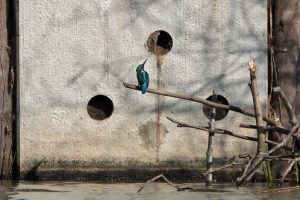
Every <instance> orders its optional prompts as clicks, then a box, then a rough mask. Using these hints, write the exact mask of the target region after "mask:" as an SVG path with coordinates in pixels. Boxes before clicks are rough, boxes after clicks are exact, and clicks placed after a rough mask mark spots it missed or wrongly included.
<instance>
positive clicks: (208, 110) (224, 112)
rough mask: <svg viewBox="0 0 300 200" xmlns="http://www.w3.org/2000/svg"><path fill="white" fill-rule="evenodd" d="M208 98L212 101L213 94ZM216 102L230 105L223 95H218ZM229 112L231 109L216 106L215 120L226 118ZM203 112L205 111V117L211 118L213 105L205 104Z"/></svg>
mask: <svg viewBox="0 0 300 200" xmlns="http://www.w3.org/2000/svg"><path fill="white" fill-rule="evenodd" d="M206 100H209V101H212V95H211V96H209V97H208V98H207V99H206ZM216 103H220V104H225V105H229V103H228V101H227V99H226V98H225V97H223V96H222V95H217V100H216ZM228 112H229V110H224V109H222V108H216V118H215V120H216V121H218V120H221V119H224V118H225V117H226V116H227V114H228ZM203 113H204V115H205V117H207V118H208V119H210V117H211V107H210V106H207V105H203Z"/></svg>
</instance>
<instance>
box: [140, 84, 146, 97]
mask: <svg viewBox="0 0 300 200" xmlns="http://www.w3.org/2000/svg"><path fill="white" fill-rule="evenodd" d="M141 90H142V94H145V93H146V90H147V84H146V83H143V84H142V85H141Z"/></svg>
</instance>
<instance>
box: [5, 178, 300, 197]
mask: <svg viewBox="0 0 300 200" xmlns="http://www.w3.org/2000/svg"><path fill="white" fill-rule="evenodd" d="M141 185H142V184H139V183H132V184H128V183H126V184H120V183H118V184H102V183H87V182H85V183H80V182H38V183H37V182H34V183H30V182H20V183H19V184H16V185H11V184H2V185H0V200H6V199H15V200H17V199H18V200H20V199H22V200H41V199H47V200H52V199H55V200H56V199H65V200H76V199H80V200H96V199H101V200H102V199H109V200H114V199H122V200H126V199H128V200H129V199H130V200H131V199H143V200H150V199H151V200H154V199H159V200H162V199H170V200H171V199H172V200H181V199H182V200H183V199H184V200H186V199H188V200H194V199H195V200H196V199H197V200H201V199H203V200H204V199H205V200H215V199H220V200H226V199H228V200H229V199H230V200H240V199H243V200H253V199H272V200H292V199H298V198H299V196H300V191H294V192H281V193H263V192H262V191H264V190H266V189H267V187H263V185H260V184H256V185H255V186H253V187H247V188H240V189H237V188H235V187H234V184H218V185H215V186H213V188H214V189H215V192H204V190H200V191H201V192H177V191H176V190H175V189H174V188H172V187H170V186H169V185H167V184H165V183H153V184H149V185H148V186H147V187H146V188H145V189H144V190H143V191H142V192H141V193H137V192H136V191H137V190H138V189H139V188H140V187H141ZM182 186H190V187H193V188H204V184H193V185H191V184H183V185H182ZM217 190H219V191H220V192H216V191H217ZM222 191H226V192H222Z"/></svg>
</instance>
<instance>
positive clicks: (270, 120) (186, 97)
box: [123, 83, 276, 126]
mask: <svg viewBox="0 0 300 200" xmlns="http://www.w3.org/2000/svg"><path fill="white" fill-rule="evenodd" d="M123 84H124V86H125V87H126V88H129V89H133V90H141V89H140V87H139V86H137V85H132V84H129V83H123ZM147 92H148V93H152V94H157V95H162V96H168V97H174V98H178V99H184V100H188V101H194V102H197V103H201V104H205V105H208V106H212V107H215V108H221V109H224V110H231V111H234V112H237V113H241V114H244V115H247V116H251V117H255V114H254V113H253V112H252V111H247V110H243V109H241V108H239V107H236V106H231V105H225V104H219V103H214V102H212V101H208V100H205V99H201V98H198V97H192V96H187V95H183V94H177V93H173V92H168V91H164V90H155V89H151V88H148V89H147ZM263 119H264V121H266V122H267V123H269V124H271V125H273V126H276V122H275V121H274V120H272V119H270V118H268V117H266V116H263Z"/></svg>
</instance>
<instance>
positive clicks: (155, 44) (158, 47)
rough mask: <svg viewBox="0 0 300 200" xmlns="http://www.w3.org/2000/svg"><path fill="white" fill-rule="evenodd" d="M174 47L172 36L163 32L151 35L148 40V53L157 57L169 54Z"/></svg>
mask: <svg viewBox="0 0 300 200" xmlns="http://www.w3.org/2000/svg"><path fill="white" fill-rule="evenodd" d="M172 46H173V39H172V37H171V35H170V34H169V33H168V32H166V31H163V30H159V31H155V32H153V33H151V35H150V36H149V37H148V40H147V47H148V51H150V52H151V53H153V54H154V55H157V56H163V55H165V54H167V53H168V52H169V51H170V50H171V49H172Z"/></svg>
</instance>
